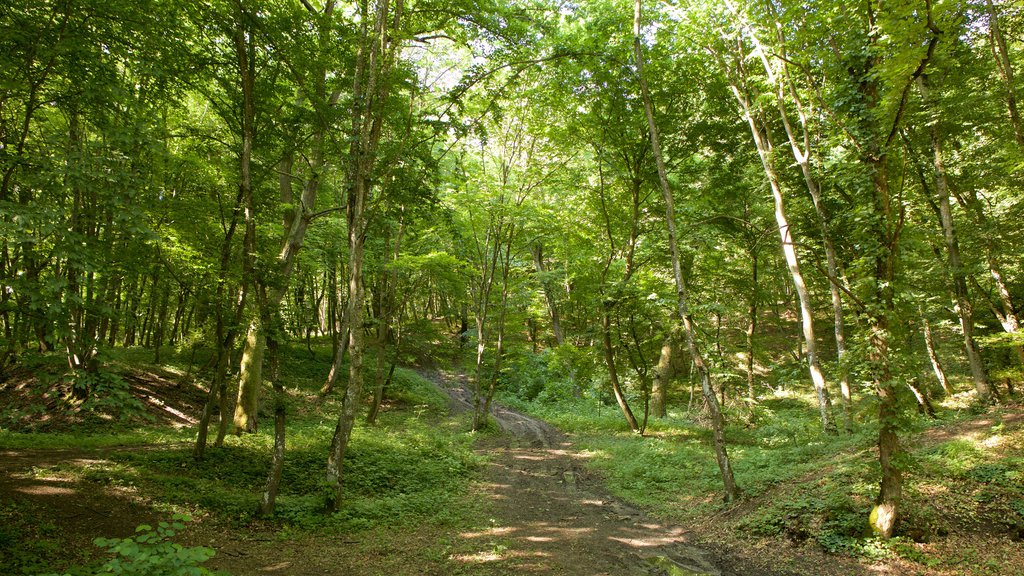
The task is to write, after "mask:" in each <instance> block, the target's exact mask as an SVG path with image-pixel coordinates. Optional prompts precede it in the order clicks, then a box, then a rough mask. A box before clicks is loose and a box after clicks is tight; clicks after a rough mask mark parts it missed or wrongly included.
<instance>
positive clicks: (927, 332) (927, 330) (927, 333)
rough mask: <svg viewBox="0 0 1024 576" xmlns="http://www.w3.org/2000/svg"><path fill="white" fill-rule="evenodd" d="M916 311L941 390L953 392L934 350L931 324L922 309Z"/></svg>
mask: <svg viewBox="0 0 1024 576" xmlns="http://www.w3.org/2000/svg"><path fill="white" fill-rule="evenodd" d="M918 313H919V314H920V316H921V324H922V327H923V328H924V347H925V350H926V351H927V352H928V361H929V363H931V365H932V371H933V372H935V378H936V379H937V380H938V381H939V384H941V385H942V390H943V391H944V392H945V393H946V394H947V395H952V394H953V388H952V386H950V385H949V380H948V379H947V378H946V371H945V370H944V369H943V368H942V363H941V362H940V361H939V355H938V354H937V353H936V352H935V338H934V337H933V336H932V326H931V324H930V323H929V322H928V318H927V317H925V315H924V310H923V309H918Z"/></svg>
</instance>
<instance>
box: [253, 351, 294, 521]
mask: <svg viewBox="0 0 1024 576" xmlns="http://www.w3.org/2000/svg"><path fill="white" fill-rule="evenodd" d="M267 353H268V355H269V356H270V380H271V382H273V385H274V453H273V457H272V458H271V462H270V472H269V473H268V474H267V483H266V486H265V487H264V489H263V498H262V499H261V500H260V515H261V516H270V515H272V514H273V513H274V503H275V502H276V500H277V492H278V489H279V488H280V487H281V471H282V470H283V469H284V449H285V417H286V415H287V411H288V405H287V402H286V400H285V393H284V384H282V383H281V378H280V376H281V358H280V356H279V355H278V347H277V339H276V338H274V337H270V338H268V339H267Z"/></svg>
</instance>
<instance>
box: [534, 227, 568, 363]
mask: <svg viewBox="0 0 1024 576" xmlns="http://www.w3.org/2000/svg"><path fill="white" fill-rule="evenodd" d="M531 251H532V252H533V265H534V268H536V269H537V275H538V276H540V286H541V288H542V289H543V290H544V301H545V302H546V303H547V305H548V315H549V316H550V317H551V332H552V334H554V336H555V344H556V345H557V346H561V345H562V342H564V341H565V335H564V334H563V332H562V320H561V318H560V316H559V314H558V304H557V303H556V302H555V294H554V288H553V287H552V286H551V281H550V280H549V279H548V278H547V273H548V271H547V269H546V267H545V265H544V245H543V244H541V243H540V242H536V243H535V244H534V245H533V246H532V247H531Z"/></svg>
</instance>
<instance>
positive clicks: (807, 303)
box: [732, 82, 835, 432]
mask: <svg viewBox="0 0 1024 576" xmlns="http://www.w3.org/2000/svg"><path fill="white" fill-rule="evenodd" d="M732 91H733V95H734V96H735V97H736V100H737V102H738V103H739V104H740V107H741V109H742V110H743V115H744V118H745V120H746V121H747V124H748V126H749V127H750V133H751V135H752V136H753V139H754V145H755V146H756V148H757V153H758V156H759V157H760V158H761V166H762V167H763V168H764V173H765V176H767V178H768V184H769V186H770V188H771V191H772V198H773V199H774V201H775V222H776V224H777V225H778V228H779V238H780V240H781V242H782V253H783V256H784V257H785V259H786V266H787V267H788V268H789V274H790V277H791V278H792V280H793V287H794V288H795V289H796V294H797V300H798V301H799V303H800V323H801V328H802V333H803V341H804V345H805V346H806V349H807V354H806V358H807V368H808V370H809V371H810V375H811V382H812V383H813V385H814V393H815V396H816V397H817V399H818V415H819V418H820V420H821V428H822V430H824V431H826V432H834V431H835V424H834V423H833V422H832V415H831V408H832V404H831V402H830V400H829V395H828V389H827V388H826V385H825V375H824V374H823V373H822V371H821V365H820V364H819V362H818V344H817V342H816V340H815V336H814V314H813V311H812V308H813V305H812V303H811V296H810V293H809V291H808V290H807V284H806V283H805V282H804V278H803V274H802V273H801V272H800V262H799V260H798V259H797V254H796V245H795V244H794V242H793V235H792V232H791V230H790V226H789V220H788V219H787V217H786V209H785V200H784V199H783V195H782V181H781V180H780V178H779V175H778V173H777V172H776V170H775V165H774V163H773V160H772V153H773V149H774V146H773V144H772V141H771V137H770V135H769V134H768V132H767V128H766V127H765V128H762V126H761V125H760V119H759V118H756V117H755V112H754V110H753V106H752V104H751V102H750V99H749V97H748V96H747V94H746V93H744V92H742V91H741V90H740V85H739V83H736V82H734V83H733V85H732Z"/></svg>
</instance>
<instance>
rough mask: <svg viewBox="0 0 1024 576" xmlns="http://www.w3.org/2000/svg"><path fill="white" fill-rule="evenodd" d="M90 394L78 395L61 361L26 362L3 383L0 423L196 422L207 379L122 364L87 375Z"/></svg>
mask: <svg viewBox="0 0 1024 576" xmlns="http://www.w3.org/2000/svg"><path fill="white" fill-rule="evenodd" d="M85 378H89V379H90V381H89V384H88V385H89V387H90V389H91V393H90V395H89V396H88V397H87V398H85V399H76V398H75V397H74V395H73V394H72V390H73V387H74V385H75V382H74V379H73V378H72V377H71V376H70V375H69V374H67V373H66V371H65V370H62V369H61V368H60V367H58V366H54V365H37V366H34V367H23V368H20V369H19V370H17V371H15V372H12V373H10V374H8V378H7V379H6V380H4V381H3V382H0V406H3V409H0V426H2V427H4V428H7V429H8V430H13V431H17V432H32V431H50V432H53V431H62V430H70V429H75V428H77V427H81V426H83V425H84V426H87V427H91V428H97V427H99V428H102V427H104V426H108V425H116V424H121V423H124V422H126V421H131V422H146V423H151V424H156V425H161V426H173V427H175V428H181V427H185V426H191V425H193V424H195V422H196V417H197V416H198V415H199V413H200V412H201V411H202V407H203V403H204V402H205V398H206V391H205V390H204V389H203V386H202V383H200V382H196V381H195V380H194V379H193V378H191V377H186V376H184V375H181V374H177V373H174V372H171V371H168V370H163V369H156V368H129V367H125V366H120V365H117V364H114V365H111V366H109V367H107V368H106V369H105V370H104V371H103V372H101V373H99V374H96V375H88V376H85Z"/></svg>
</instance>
